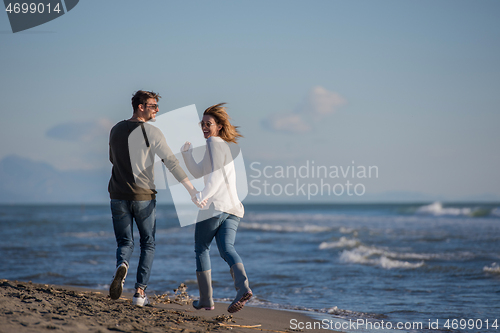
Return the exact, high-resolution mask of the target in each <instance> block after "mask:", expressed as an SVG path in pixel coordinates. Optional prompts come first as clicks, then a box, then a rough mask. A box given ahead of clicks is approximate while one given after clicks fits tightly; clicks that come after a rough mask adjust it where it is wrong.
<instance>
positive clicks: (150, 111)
mask: <svg viewBox="0 0 500 333" xmlns="http://www.w3.org/2000/svg"><path fill="white" fill-rule="evenodd" d="M142 107H143V110H144V111H143V113H142V117H143V118H144V119H145V120H146V121H155V120H156V114H157V113H158V111H159V109H158V102H157V101H156V99H154V98H149V99H148V101H147V102H146V104H143V105H142Z"/></svg>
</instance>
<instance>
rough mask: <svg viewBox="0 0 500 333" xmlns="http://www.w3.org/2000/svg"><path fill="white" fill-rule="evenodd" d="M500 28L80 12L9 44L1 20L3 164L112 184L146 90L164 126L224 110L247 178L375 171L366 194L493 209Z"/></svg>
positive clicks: (389, 18) (446, 6)
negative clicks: (407, 195) (44, 167)
mask: <svg viewBox="0 0 500 333" xmlns="http://www.w3.org/2000/svg"><path fill="white" fill-rule="evenodd" d="M499 16H500V2H498V1H271V2H266V1H251V2H250V1H246V2H233V1H211V2H202V1H193V2H179V1H177V2H173V1H153V0H151V1H144V2H139V1H80V3H79V4H78V5H77V6H76V7H75V8H74V9H73V10H72V11H71V12H69V13H67V14H65V15H63V16H62V17H60V18H58V19H56V20H53V21H51V22H48V23H46V24H44V25H41V26H38V27H35V28H33V29H30V30H27V31H25V32H20V33H16V34H12V32H11V30H10V26H9V22H8V18H7V14H6V13H5V12H4V14H0V43H1V44H0V45H1V52H0V60H1V67H0V98H1V100H2V115H3V117H2V118H3V119H2V122H1V123H0V131H1V133H0V136H1V139H2V142H3V143H2V146H1V148H0V159H2V158H4V157H5V156H8V155H12V154H16V155H19V156H22V157H26V158H29V159H32V160H34V161H44V162H47V163H49V164H51V165H53V166H54V167H56V168H58V169H61V170H78V169H94V168H95V169H98V168H109V167H110V165H109V162H108V160H107V136H108V132H109V129H110V127H111V126H112V125H113V124H114V123H116V122H118V121H120V120H122V119H126V118H128V117H130V115H131V112H132V111H131V106H130V98H131V95H132V93H133V92H134V91H136V90H138V89H148V90H154V91H158V92H160V94H161V95H162V97H163V98H162V99H161V100H160V105H161V109H160V112H161V113H162V112H167V111H169V110H173V109H177V108H180V107H183V106H186V105H190V104H196V106H197V108H198V112H202V111H203V110H204V109H205V108H206V107H208V106H210V105H212V104H216V103H219V102H227V103H228V111H229V113H230V115H231V116H232V118H233V121H234V123H235V124H236V125H240V126H241V132H242V133H243V135H244V136H245V138H244V139H242V140H241V144H240V145H241V148H242V152H243V154H244V158H245V162H246V163H247V165H249V164H250V163H252V162H259V163H260V165H261V166H267V165H269V166H276V165H281V166H290V165H294V166H297V167H299V166H301V165H304V164H305V163H306V162H307V161H314V162H315V163H316V165H325V166H349V165H352V161H354V162H355V165H365V166H369V165H376V166H377V167H378V169H379V177H378V178H377V179H369V180H363V182H364V184H365V185H366V191H367V193H369V194H373V195H377V194H381V193H386V192H415V193H423V194H425V195H429V196H432V197H437V198H444V199H448V200H455V199H464V198H465V199H466V198H475V197H477V198H480V197H484V196H485V195H487V194H491V195H492V197H496V198H497V199H498V198H500V177H499V176H498V170H500V154H498V153H497V151H498V144H499V143H500V131H499V130H498V126H499V124H500V110H499V105H500V94H498V91H500V64H499V59H500V42H499V41H500V20H498V17H499ZM247 172H248V173H249V174H251V173H252V171H251V170H247ZM276 181H277V180H276ZM332 200H333V199H332Z"/></svg>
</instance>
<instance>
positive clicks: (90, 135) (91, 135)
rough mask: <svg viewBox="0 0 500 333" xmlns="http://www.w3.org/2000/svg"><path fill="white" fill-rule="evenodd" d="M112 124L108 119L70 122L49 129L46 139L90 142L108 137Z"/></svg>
mask: <svg viewBox="0 0 500 333" xmlns="http://www.w3.org/2000/svg"><path fill="white" fill-rule="evenodd" d="M112 126H113V123H112V122H111V121H110V120H108V119H104V118H102V119H97V120H91V121H72V122H66V123H62V124H59V125H56V126H54V127H52V128H49V129H48V130H47V132H46V133H45V134H46V135H47V137H49V138H52V139H57V140H63V141H71V142H90V141H92V140H94V139H95V138H99V137H102V136H108V135H109V131H110V129H111V127H112Z"/></svg>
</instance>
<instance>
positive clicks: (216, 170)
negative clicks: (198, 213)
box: [197, 138, 225, 201]
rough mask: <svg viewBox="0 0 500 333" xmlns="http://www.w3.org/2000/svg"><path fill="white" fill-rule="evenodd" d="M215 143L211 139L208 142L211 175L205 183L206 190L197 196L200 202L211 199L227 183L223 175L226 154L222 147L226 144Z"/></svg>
mask: <svg viewBox="0 0 500 333" xmlns="http://www.w3.org/2000/svg"><path fill="white" fill-rule="evenodd" d="M214 141H215V140H211V139H210V138H209V139H208V140H207V151H208V154H207V155H208V158H209V159H210V173H209V174H208V177H207V180H206V182H205V188H204V189H203V191H201V192H200V193H198V194H197V198H198V200H200V201H202V200H205V199H206V198H211V197H212V196H213V195H214V194H215V193H216V192H217V190H218V189H219V188H220V186H221V185H223V184H224V182H225V180H224V173H223V168H224V162H225V154H224V149H223V146H222V145H224V144H225V142H214Z"/></svg>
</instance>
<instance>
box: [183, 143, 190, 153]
mask: <svg viewBox="0 0 500 333" xmlns="http://www.w3.org/2000/svg"><path fill="white" fill-rule="evenodd" d="M191 149H192V148H191V142H189V141H186V142H185V143H184V145H183V146H182V147H181V152H182V153H187V152H188V151H190V150H191Z"/></svg>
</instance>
